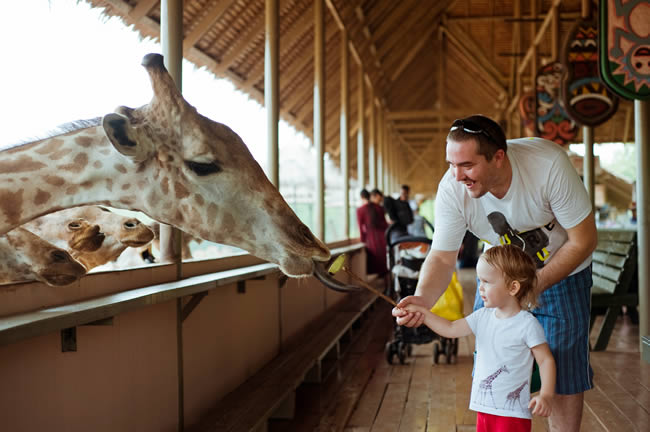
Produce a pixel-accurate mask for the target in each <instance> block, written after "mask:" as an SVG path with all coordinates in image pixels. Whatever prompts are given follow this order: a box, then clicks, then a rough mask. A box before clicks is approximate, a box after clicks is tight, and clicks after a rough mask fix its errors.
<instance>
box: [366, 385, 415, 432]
mask: <svg viewBox="0 0 650 432" xmlns="http://www.w3.org/2000/svg"><path fill="white" fill-rule="evenodd" d="M408 388H409V385H408V383H392V382H391V383H389V384H388V385H387V387H386V393H385V395H384V398H383V400H382V401H381V406H380V407H379V412H378V413H377V417H376V418H375V421H374V423H373V425H372V428H371V429H370V431H371V432H395V431H396V430H399V424H400V421H401V419H402V413H403V412H404V406H405V405H406V395H407V394H408Z"/></svg>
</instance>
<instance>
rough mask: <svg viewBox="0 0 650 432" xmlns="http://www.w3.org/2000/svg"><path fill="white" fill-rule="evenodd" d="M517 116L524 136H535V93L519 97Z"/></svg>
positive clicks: (527, 93) (530, 92)
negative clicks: (519, 117)
mask: <svg viewBox="0 0 650 432" xmlns="http://www.w3.org/2000/svg"><path fill="white" fill-rule="evenodd" d="M519 115H520V116H521V121H522V126H523V127H524V134H525V135H526V136H528V137H532V136H535V93H534V92H532V91H529V92H526V93H524V94H523V95H521V98H520V99H519Z"/></svg>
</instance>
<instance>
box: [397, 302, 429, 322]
mask: <svg viewBox="0 0 650 432" xmlns="http://www.w3.org/2000/svg"><path fill="white" fill-rule="evenodd" d="M410 304H413V305H416V306H422V307H423V308H426V307H427V303H426V301H425V300H424V298H422V297H419V296H408V297H404V298H403V299H402V300H401V301H400V302H399V304H398V305H397V307H395V308H393V316H394V317H395V318H397V324H399V325H403V326H406V327H419V326H421V325H422V324H423V323H424V315H423V314H422V313H420V312H407V311H406V310H405V309H404V308H405V307H406V306H407V305H410Z"/></svg>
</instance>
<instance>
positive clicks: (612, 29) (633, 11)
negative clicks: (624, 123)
mask: <svg viewBox="0 0 650 432" xmlns="http://www.w3.org/2000/svg"><path fill="white" fill-rule="evenodd" d="M600 28H601V31H600V48H599V50H600V61H599V63H600V73H601V76H602V78H603V81H605V83H606V84H607V85H608V86H609V88H611V89H612V90H613V91H614V92H615V93H617V94H618V95H620V96H622V97H625V98H628V99H641V100H645V99H650V2H649V1H648V0H628V1H625V0H602V1H601V2H600Z"/></svg>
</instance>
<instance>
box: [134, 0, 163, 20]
mask: <svg viewBox="0 0 650 432" xmlns="http://www.w3.org/2000/svg"><path fill="white" fill-rule="evenodd" d="M158 2H159V0H140V1H139V2H138V4H137V5H135V7H134V8H133V9H131V11H130V12H129V13H128V16H129V17H131V19H132V20H133V21H135V22H138V21H139V20H140V18H142V17H145V16H147V14H149V12H151V9H153V7H154V6H156V5H157V4H158Z"/></svg>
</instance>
